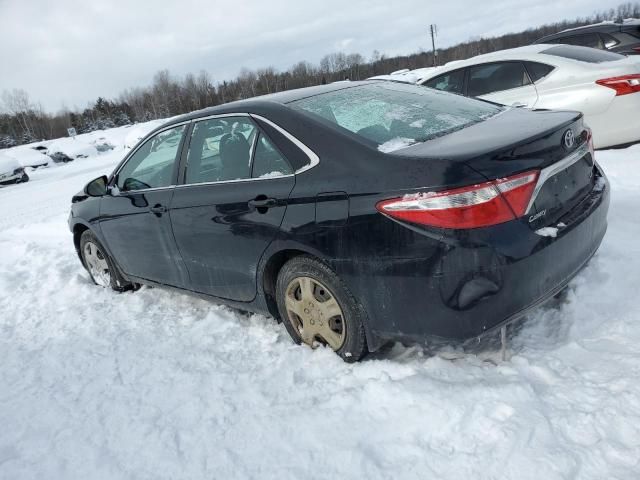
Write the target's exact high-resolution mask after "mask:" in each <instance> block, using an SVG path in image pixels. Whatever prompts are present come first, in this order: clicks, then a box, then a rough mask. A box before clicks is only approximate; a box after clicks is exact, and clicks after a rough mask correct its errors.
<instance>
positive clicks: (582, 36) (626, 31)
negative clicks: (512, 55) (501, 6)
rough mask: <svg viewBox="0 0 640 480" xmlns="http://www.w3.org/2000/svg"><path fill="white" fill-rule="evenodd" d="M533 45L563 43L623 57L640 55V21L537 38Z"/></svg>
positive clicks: (590, 26) (632, 20)
mask: <svg viewBox="0 0 640 480" xmlns="http://www.w3.org/2000/svg"><path fill="white" fill-rule="evenodd" d="M534 43H564V44H567V45H579V46H582V47H590V48H599V49H600V50H609V51H610V52H616V53H622V54H625V55H640V19H631V20H626V21H624V22H621V23H615V22H603V23H597V24H595V25H587V26H584V27H579V28H572V29H569V30H563V31H562V32H558V33H554V34H553V35H547V36H546V37H542V38H539V39H538V40H536V41H535V42H534Z"/></svg>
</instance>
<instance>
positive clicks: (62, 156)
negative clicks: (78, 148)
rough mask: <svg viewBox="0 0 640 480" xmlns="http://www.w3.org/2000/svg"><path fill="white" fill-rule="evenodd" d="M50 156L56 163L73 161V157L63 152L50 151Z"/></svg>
mask: <svg viewBox="0 0 640 480" xmlns="http://www.w3.org/2000/svg"><path fill="white" fill-rule="evenodd" d="M49 156H50V157H51V160H53V161H54V162H55V163H68V162H72V161H73V158H71V157H70V156H69V155H67V154H66V153H62V152H54V153H50V154H49Z"/></svg>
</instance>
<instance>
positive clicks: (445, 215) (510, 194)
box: [376, 171, 538, 229]
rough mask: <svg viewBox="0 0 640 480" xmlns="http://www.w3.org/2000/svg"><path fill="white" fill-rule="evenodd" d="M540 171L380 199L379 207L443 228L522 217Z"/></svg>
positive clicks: (476, 225) (411, 219)
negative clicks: (441, 190)
mask: <svg viewBox="0 0 640 480" xmlns="http://www.w3.org/2000/svg"><path fill="white" fill-rule="evenodd" d="M537 180H538V172H537V171H530V172H526V173H521V174H518V175H514V176H512V177H509V178H501V179H498V180H494V181H492V182H486V183H481V184H478V185H472V186H469V187H462V188H455V189H452V190H446V191H443V192H430V193H418V194H411V195H405V196H404V197H402V198H394V199H390V200H383V201H381V202H378V204H377V205H376V208H377V209H378V211H379V212H381V213H384V214H385V215H388V216H390V217H392V218H396V219H398V220H405V221H407V222H412V223H418V224H422V225H430V226H433V227H440V228H455V229H462V228H478V227H487V226H490V225H497V224H499V223H504V222H508V221H510V220H514V219H516V218H519V217H521V216H523V215H524V214H525V213H526V210H527V206H528V205H529V200H530V199H531V195H532V194H533V189H534V188H535V185H536V181H537Z"/></svg>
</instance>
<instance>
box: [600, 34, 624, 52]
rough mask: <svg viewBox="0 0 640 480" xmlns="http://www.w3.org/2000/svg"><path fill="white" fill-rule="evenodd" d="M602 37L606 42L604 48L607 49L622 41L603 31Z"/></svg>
mask: <svg viewBox="0 0 640 480" xmlns="http://www.w3.org/2000/svg"><path fill="white" fill-rule="evenodd" d="M600 37H601V38H602V42H603V43H604V48H607V49H608V48H613V47H615V46H616V45H618V44H619V43H620V42H619V41H618V40H617V39H616V38H614V37H613V36H611V35H609V34H608V33H601V34H600Z"/></svg>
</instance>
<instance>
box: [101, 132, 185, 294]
mask: <svg viewBox="0 0 640 480" xmlns="http://www.w3.org/2000/svg"><path fill="white" fill-rule="evenodd" d="M185 130H186V125H181V126H178V127H174V128H171V129H168V130H164V131H162V132H160V133H158V134H156V135H154V136H153V137H151V138H150V139H149V140H147V141H146V142H145V143H144V144H143V145H142V146H140V147H139V148H138V149H137V150H136V151H135V152H134V153H133V155H131V156H130V157H129V159H128V160H127V161H126V162H125V163H124V164H123V165H122V166H121V167H120V169H119V170H118V172H116V175H115V176H114V178H113V179H112V181H111V183H110V187H109V193H108V194H107V195H105V196H104V197H103V198H102V199H101V204H100V229H101V232H102V235H103V237H104V239H105V241H106V244H107V248H108V249H109V250H110V251H111V253H112V255H113V257H114V258H115V260H116V261H117V262H118V265H119V266H120V268H122V270H123V271H124V273H125V274H128V275H132V276H135V277H139V278H143V279H147V280H152V281H154V282H158V283H162V284H165V285H172V286H176V287H186V286H187V285H188V274H187V271H186V268H185V266H184V262H182V259H181V258H180V255H179V253H178V250H177V247H176V244H175V240H174V239H173V234H172V232H171V221H170V218H169V205H170V204H171V199H172V198H173V195H174V191H175V183H176V175H177V159H178V156H179V152H180V149H181V146H182V142H183V136H184V132H185Z"/></svg>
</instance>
